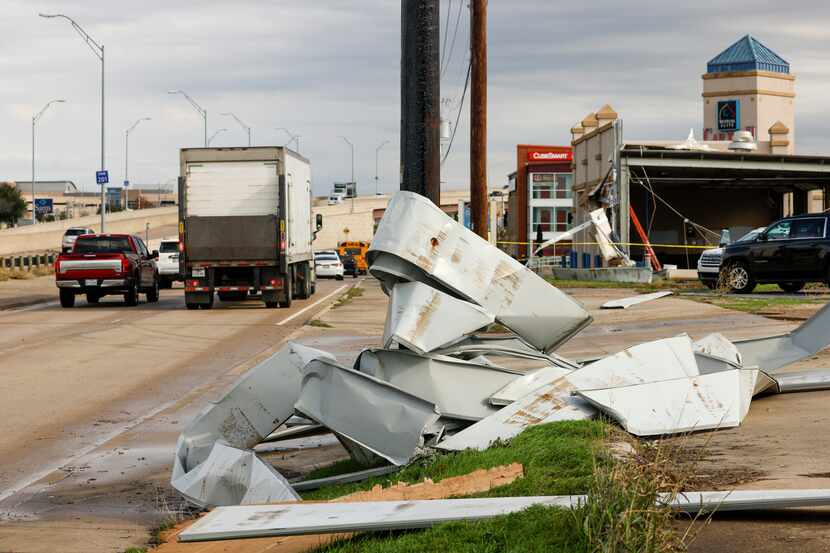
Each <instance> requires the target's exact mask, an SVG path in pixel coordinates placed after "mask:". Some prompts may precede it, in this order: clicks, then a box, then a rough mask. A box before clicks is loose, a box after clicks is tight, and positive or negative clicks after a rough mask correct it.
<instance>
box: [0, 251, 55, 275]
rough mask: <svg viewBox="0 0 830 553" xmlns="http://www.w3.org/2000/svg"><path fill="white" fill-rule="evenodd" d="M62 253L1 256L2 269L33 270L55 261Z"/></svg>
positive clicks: (0, 265) (0, 264) (49, 252)
mask: <svg viewBox="0 0 830 553" xmlns="http://www.w3.org/2000/svg"><path fill="white" fill-rule="evenodd" d="M58 255H60V254H59V253H58V252H56V251H48V252H39V253H27V254H18V255H6V256H0V269H17V270H20V271H31V270H32V269H34V268H36V267H46V266H49V265H51V264H53V263H54V262H55V260H56V259H57V258H58Z"/></svg>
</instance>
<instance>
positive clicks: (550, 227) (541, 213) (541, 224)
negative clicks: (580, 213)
mask: <svg viewBox="0 0 830 553" xmlns="http://www.w3.org/2000/svg"><path fill="white" fill-rule="evenodd" d="M571 221H572V215H571V208H570V207H534V208H533V234H534V235H535V234H536V232H538V229H541V230H542V232H565V231H567V230H568V229H569V228H570V227H571V224H570V223H571Z"/></svg>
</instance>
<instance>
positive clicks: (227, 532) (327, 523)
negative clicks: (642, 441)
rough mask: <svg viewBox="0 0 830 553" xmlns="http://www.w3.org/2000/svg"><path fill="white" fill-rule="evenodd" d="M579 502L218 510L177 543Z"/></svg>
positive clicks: (381, 527) (424, 523)
mask: <svg viewBox="0 0 830 553" xmlns="http://www.w3.org/2000/svg"><path fill="white" fill-rule="evenodd" d="M580 500H581V496H574V498H573V499H572V498H571V497H569V496H558V497H557V496H554V497H498V498H473V499H433V500H423V501H371V502H361V503H296V504H288V505H241V506H237V507H219V508H217V509H214V510H213V511H211V512H210V513H208V514H207V515H206V516H204V517H202V518H201V519H199V520H197V521H196V522H195V523H194V524H193V525H192V526H190V527H189V528H187V529H186V530H184V531H183V532H182V533H180V534H179V540H180V541H184V542H190V541H207V540H218V539H234V538H256V537H267V536H290V535H300V534H323V533H330V532H360V531H385V530H406V529H416V528H429V527H430V526H434V525H436V524H440V523H443V522H452V521H459V520H483V519H488V518H493V517H496V516H500V515H506V514H509V513H515V512H519V511H523V510H524V509H527V508H528V507H531V506H533V505H544V506H549V507H563V508H571V507H573V506H575V505H576V504H578V502H579V501H580Z"/></svg>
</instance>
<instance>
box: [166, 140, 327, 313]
mask: <svg viewBox="0 0 830 553" xmlns="http://www.w3.org/2000/svg"><path fill="white" fill-rule="evenodd" d="M322 223H323V221H322V216H321V215H317V218H316V220H314V221H313V220H312V214H311V165H310V163H309V161H308V160H307V159H306V158H304V157H302V156H301V155H300V154H298V153H296V152H294V151H291V150H289V149H287V148H284V147H276V146H267V147H250V148H184V149H182V150H181V154H180V176H179V249H180V251H181V255H180V257H179V264H180V270H181V274H182V275H183V278H184V283H185V304H186V305H187V308H188V309H197V308H201V309H210V308H212V307H213V298H214V294H216V295H218V296H219V299H220V300H221V301H242V300H245V299H247V298H248V297H249V296H252V295H257V294H259V295H260V297H261V298H262V301H263V302H264V303H265V305H266V306H267V307H271V308H273V307H290V306H291V300H292V299H294V298H303V299H304V298H309V297H311V295H312V294H314V292H315V288H316V286H315V274H314V253H313V251H312V247H311V243H312V241H313V240H314V238H315V236H316V234H317V231H319V230H320V228H322Z"/></svg>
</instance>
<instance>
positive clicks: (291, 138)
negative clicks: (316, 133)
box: [274, 127, 301, 154]
mask: <svg viewBox="0 0 830 553" xmlns="http://www.w3.org/2000/svg"><path fill="white" fill-rule="evenodd" d="M274 130H275V131H283V132H284V133H285V134H287V135H288V142H286V143H285V144H283V147H285V146H288V145H289V144H291V143H292V142H295V143H296V144H297V153H298V154H299V153H300V137H301V135H299V134H294V133H293V132H291V131H289V130H288V129H286V128H285V127H276V128H274Z"/></svg>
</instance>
